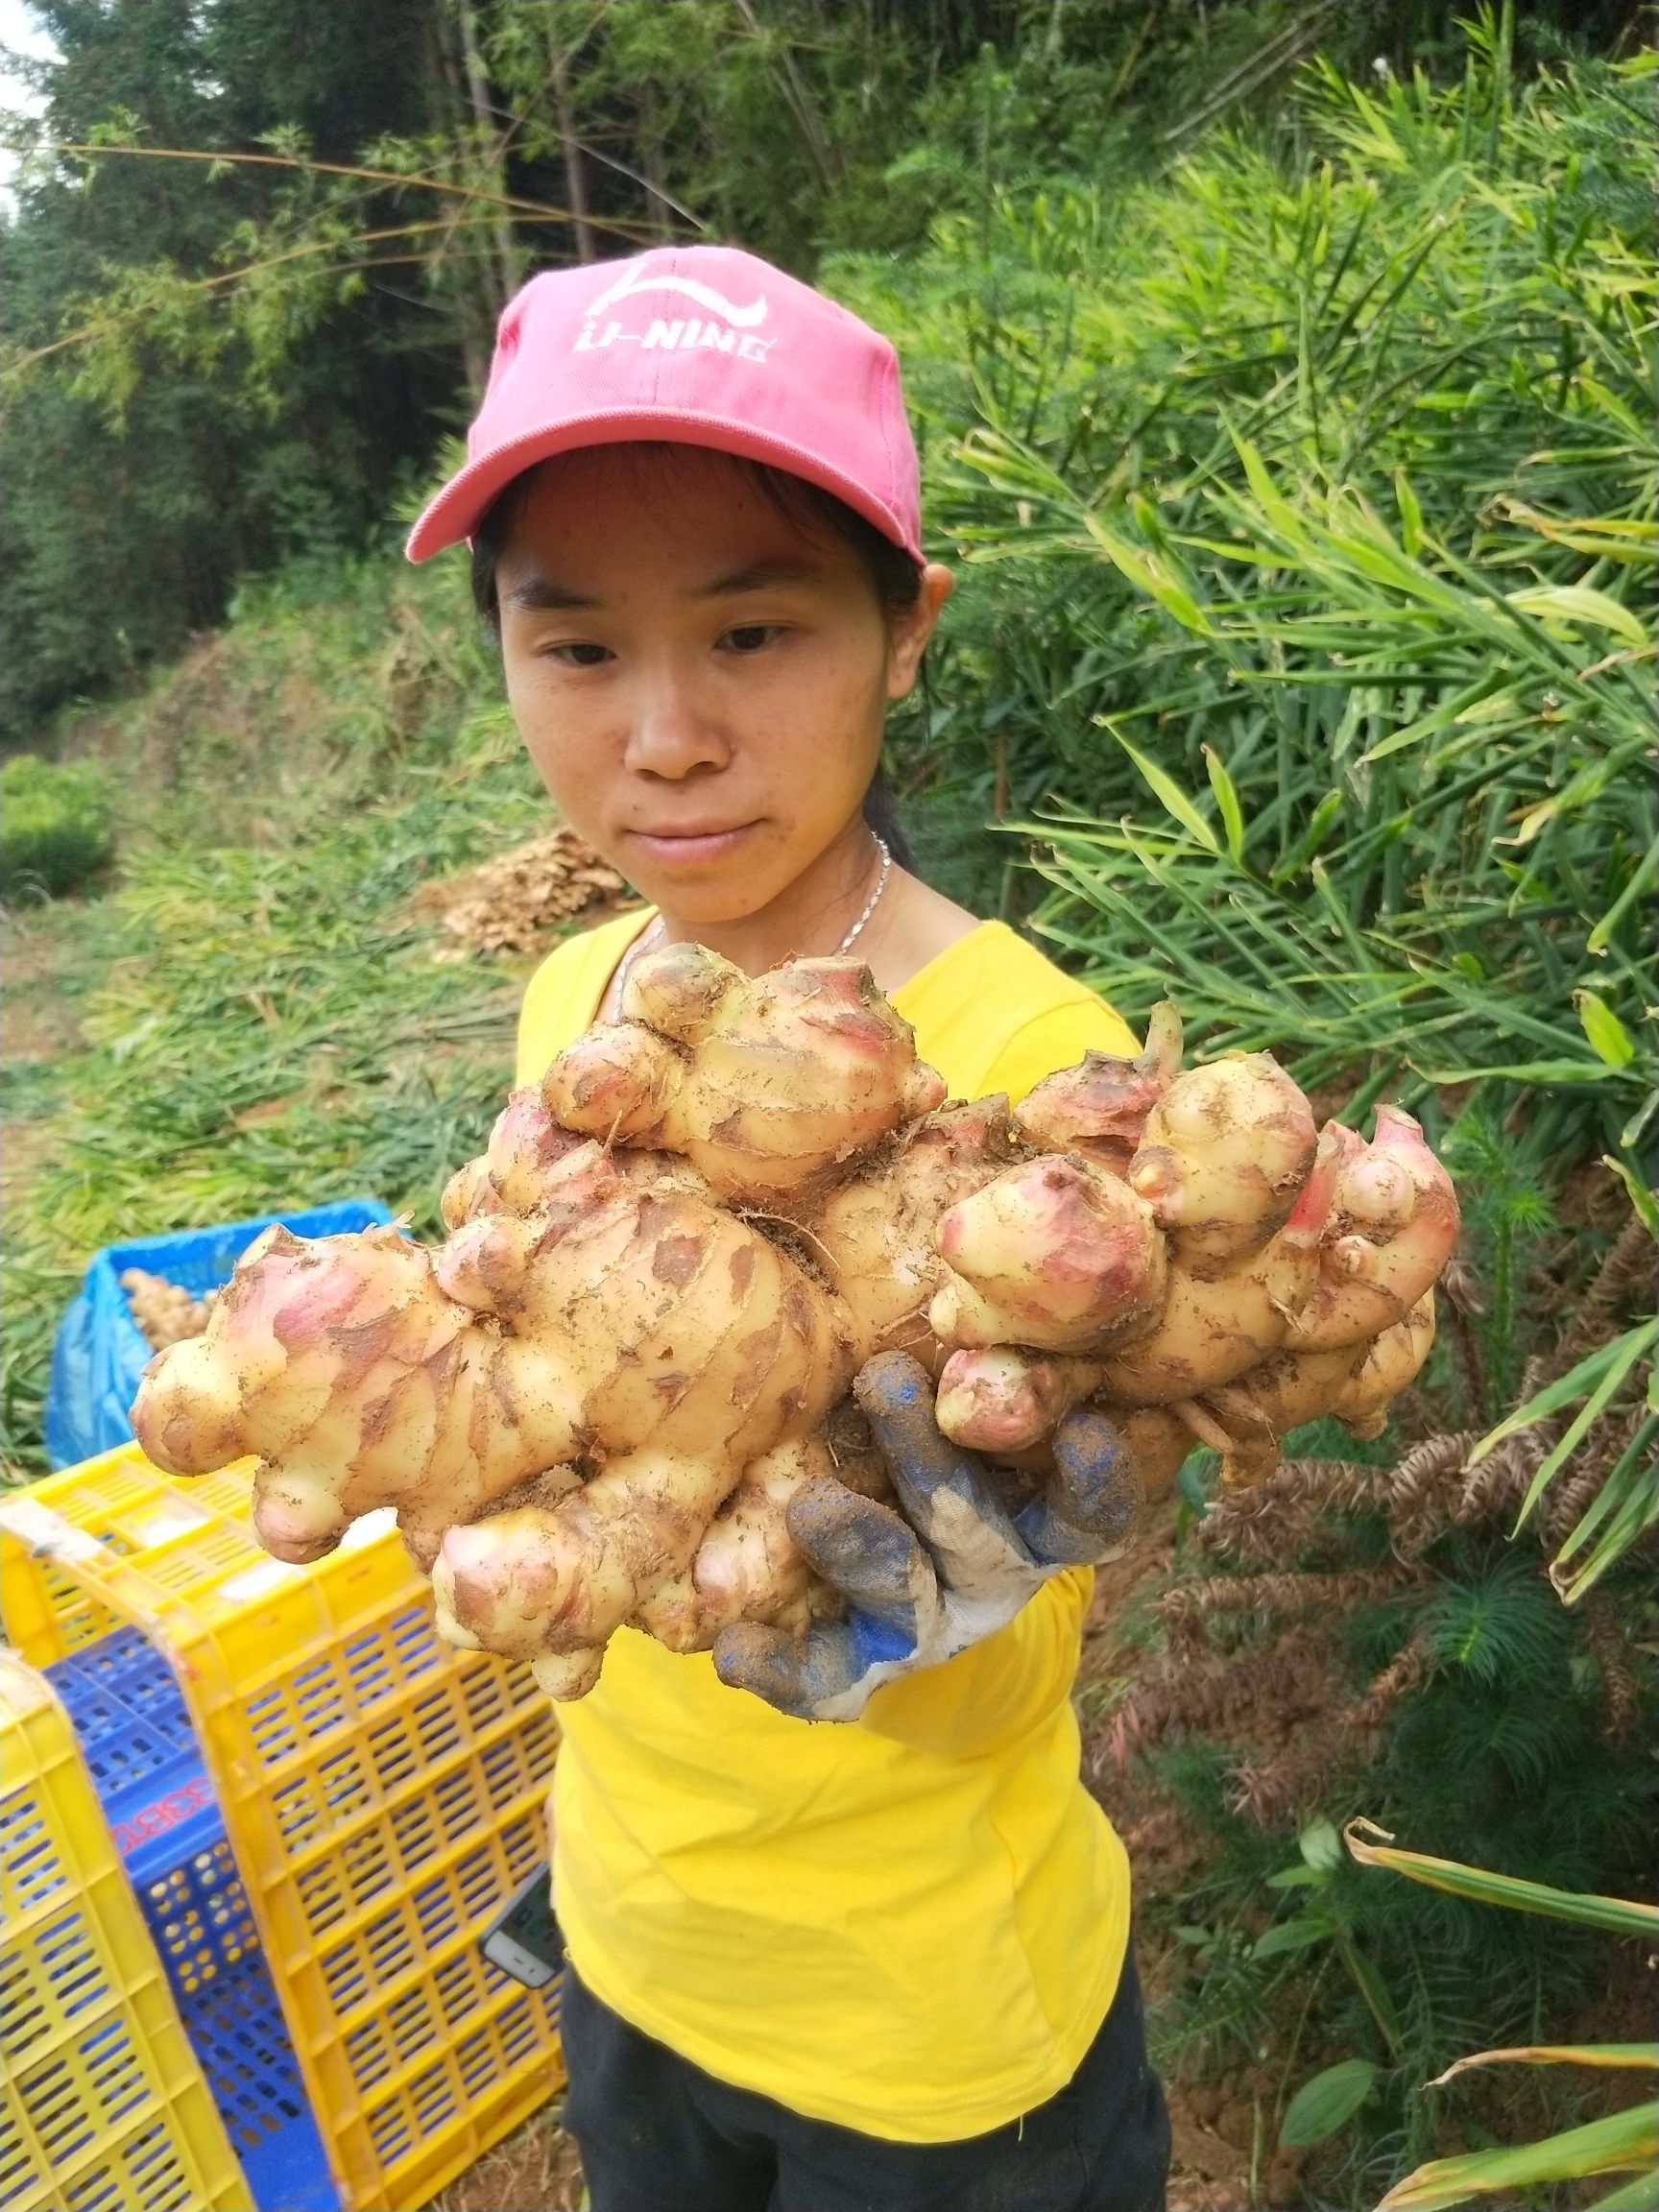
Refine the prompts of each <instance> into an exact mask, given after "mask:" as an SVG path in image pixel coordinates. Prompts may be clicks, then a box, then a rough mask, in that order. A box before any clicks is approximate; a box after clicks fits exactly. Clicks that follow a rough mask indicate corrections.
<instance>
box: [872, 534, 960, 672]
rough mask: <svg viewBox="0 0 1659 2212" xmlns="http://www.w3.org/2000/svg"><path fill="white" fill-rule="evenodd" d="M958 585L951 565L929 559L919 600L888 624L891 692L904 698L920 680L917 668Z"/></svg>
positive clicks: (924, 570) (923, 574) (888, 662)
mask: <svg viewBox="0 0 1659 2212" xmlns="http://www.w3.org/2000/svg"><path fill="white" fill-rule="evenodd" d="M955 588H956V579H955V577H954V576H953V575H952V574H951V572H950V569H949V568H946V567H944V566H942V565H941V564H940V563H939V562H937V561H929V562H928V564H927V565H926V567H925V568H924V569H923V571H922V589H921V590H920V591H919V592H918V593H917V594H916V603H915V605H914V606H912V607H907V608H906V609H905V610H904V612H903V613H902V614H901V615H899V616H898V618H897V619H896V620H894V621H892V622H891V623H890V624H889V627H888V639H889V652H888V657H887V696H888V698H889V699H903V698H906V697H907V696H908V695H909V692H910V688H911V686H912V685H914V683H915V681H916V671H917V669H918V668H920V667H921V665H922V655H923V652H924V650H925V648H926V643H927V640H928V638H929V637H932V635H933V631H934V626H935V625H936V624H937V622H938V620H939V616H940V613H942V611H943V609H944V606H945V602H946V600H947V599H949V598H950V594H951V592H952V591H953V590H954V589H955Z"/></svg>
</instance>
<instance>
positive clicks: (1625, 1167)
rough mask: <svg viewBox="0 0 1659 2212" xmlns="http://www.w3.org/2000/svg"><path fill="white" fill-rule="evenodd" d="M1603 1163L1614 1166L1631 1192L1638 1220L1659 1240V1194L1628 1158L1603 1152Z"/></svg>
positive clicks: (1649, 1233)
mask: <svg viewBox="0 0 1659 2212" xmlns="http://www.w3.org/2000/svg"><path fill="white" fill-rule="evenodd" d="M1601 1165H1602V1166H1603V1167H1611V1168H1612V1170H1613V1172H1614V1174H1615V1175H1617V1176H1618V1178H1619V1180H1620V1182H1621V1183H1623V1186H1624V1189H1625V1190H1626V1192H1627V1193H1628V1194H1629V1199H1630V1203H1631V1205H1632V1206H1633V1207H1634V1208H1635V1210H1636V1216H1637V1218H1638V1220H1639V1221H1640V1222H1641V1223H1642V1226H1643V1227H1644V1228H1645V1229H1646V1230H1647V1234H1648V1236H1649V1237H1651V1238H1654V1239H1655V1240H1656V1241H1659V1196H1656V1195H1655V1194H1654V1192H1653V1191H1652V1190H1650V1189H1649V1188H1648V1186H1647V1184H1646V1183H1645V1182H1644V1181H1643V1180H1642V1178H1641V1176H1640V1175H1638V1174H1637V1172H1636V1170H1635V1168H1634V1167H1632V1166H1631V1165H1630V1163H1629V1161H1628V1160H1621V1159H1620V1158H1619V1157H1618V1155H1617V1154H1616V1153H1613V1152H1603V1153H1602V1155H1601Z"/></svg>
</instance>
